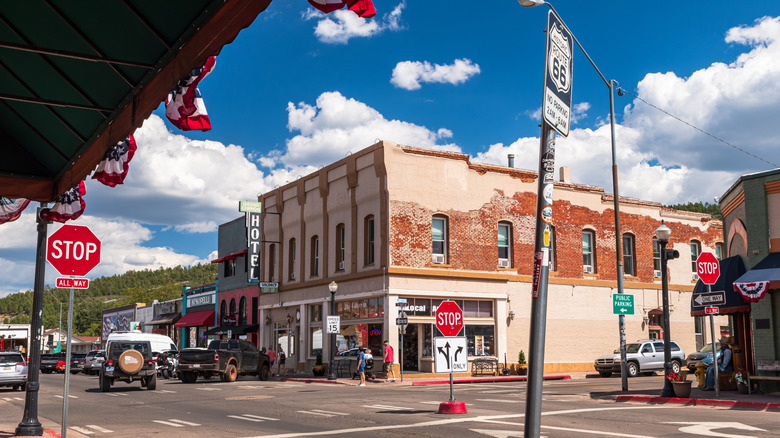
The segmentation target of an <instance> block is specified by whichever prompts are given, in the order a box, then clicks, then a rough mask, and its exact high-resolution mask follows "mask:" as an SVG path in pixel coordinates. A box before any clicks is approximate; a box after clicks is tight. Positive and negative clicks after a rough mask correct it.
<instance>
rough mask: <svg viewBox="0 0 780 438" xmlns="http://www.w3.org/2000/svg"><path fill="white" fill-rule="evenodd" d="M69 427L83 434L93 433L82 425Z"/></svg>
mask: <svg viewBox="0 0 780 438" xmlns="http://www.w3.org/2000/svg"><path fill="white" fill-rule="evenodd" d="M70 429H73V430H75V431H76V432H78V433H83V434H84V435H92V434H93V433H95V432H92V431H91V430H89V429H84V428H83V427H78V426H71V427H70Z"/></svg>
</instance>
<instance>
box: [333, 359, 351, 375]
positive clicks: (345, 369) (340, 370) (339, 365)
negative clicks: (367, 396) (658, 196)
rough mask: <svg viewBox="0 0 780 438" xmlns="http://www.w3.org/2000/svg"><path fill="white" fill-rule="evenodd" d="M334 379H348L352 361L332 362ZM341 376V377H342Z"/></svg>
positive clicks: (339, 360) (338, 360)
mask: <svg viewBox="0 0 780 438" xmlns="http://www.w3.org/2000/svg"><path fill="white" fill-rule="evenodd" d="M334 364H335V368H334V369H335V370H336V377H349V376H350V375H351V371H352V360H350V359H336V360H335V361H334ZM342 374H343V375H342Z"/></svg>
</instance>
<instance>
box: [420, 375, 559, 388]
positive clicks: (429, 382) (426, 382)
mask: <svg viewBox="0 0 780 438" xmlns="http://www.w3.org/2000/svg"><path fill="white" fill-rule="evenodd" d="M543 379H544V380H571V376H569V375H555V376H544V377H543ZM527 380H528V376H518V377H496V378H493V379H454V380H453V381H452V383H453V384H455V383H493V382H525V381H527ZM449 384H450V381H449V380H423V381H421V382H412V386H420V385H449Z"/></svg>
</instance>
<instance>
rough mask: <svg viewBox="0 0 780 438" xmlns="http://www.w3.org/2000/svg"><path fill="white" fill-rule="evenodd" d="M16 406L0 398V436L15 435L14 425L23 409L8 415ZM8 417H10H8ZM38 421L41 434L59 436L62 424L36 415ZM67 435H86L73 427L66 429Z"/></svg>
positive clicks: (52, 436) (18, 421)
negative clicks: (15, 414) (0, 413)
mask: <svg viewBox="0 0 780 438" xmlns="http://www.w3.org/2000/svg"><path fill="white" fill-rule="evenodd" d="M16 410H17V409H16V407H15V406H14V405H12V404H10V403H8V402H7V401H5V400H2V399H0V412H3V414H4V415H3V416H2V417H0V438H9V437H15V436H16V427H17V426H19V423H21V421H22V416H23V415H24V414H23V411H22V410H19V412H18V416H14V415H8V414H9V413H11V412H14V413H15V412H16ZM9 417H10V418H9ZM38 422H39V423H41V427H43V436H44V437H48V438H60V432H61V431H62V425H61V424H60V423H58V422H56V421H52V420H49V419H48V418H43V417H41V416H38ZM68 437H73V438H86V437H87V435H84V434H82V433H79V432H77V431H75V430H73V429H70V428H69V429H68Z"/></svg>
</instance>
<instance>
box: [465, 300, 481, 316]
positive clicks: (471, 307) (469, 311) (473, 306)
mask: <svg viewBox="0 0 780 438" xmlns="http://www.w3.org/2000/svg"><path fill="white" fill-rule="evenodd" d="M478 309H479V301H466V302H465V303H464V304H463V317H464V318H469V317H471V318H474V317H476V316H477V313H479V312H478Z"/></svg>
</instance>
